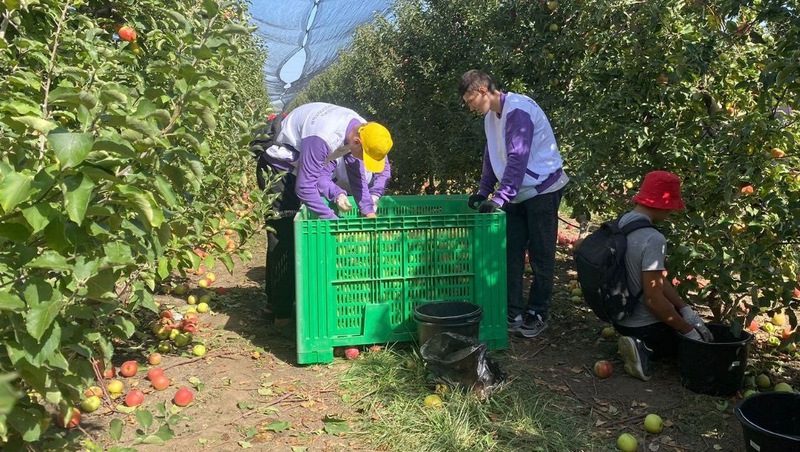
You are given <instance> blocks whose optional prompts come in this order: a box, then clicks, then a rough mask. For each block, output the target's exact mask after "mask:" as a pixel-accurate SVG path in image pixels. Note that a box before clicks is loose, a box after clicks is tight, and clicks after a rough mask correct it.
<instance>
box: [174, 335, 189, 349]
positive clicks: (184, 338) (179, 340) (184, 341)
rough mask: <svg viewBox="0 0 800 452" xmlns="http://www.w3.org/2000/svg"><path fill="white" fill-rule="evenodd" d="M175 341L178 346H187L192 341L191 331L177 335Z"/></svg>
mask: <svg viewBox="0 0 800 452" xmlns="http://www.w3.org/2000/svg"><path fill="white" fill-rule="evenodd" d="M173 342H175V346H176V347H185V346H187V345H189V343H190V342H192V335H191V334H190V333H181V334H179V335H178V336H176V337H175V340H174V341H173Z"/></svg>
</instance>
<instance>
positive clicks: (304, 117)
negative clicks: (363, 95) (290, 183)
mask: <svg viewBox="0 0 800 452" xmlns="http://www.w3.org/2000/svg"><path fill="white" fill-rule="evenodd" d="M365 122H366V121H365V120H364V118H362V117H361V116H359V115H358V114H357V113H356V112H354V111H353V110H350V109H349V108H344V107H339V106H337V105H332V104H326V103H322V102H313V103H309V104H305V105H301V106H299V107H297V108H296V109H294V110H292V111H291V112H290V113H289V114H288V115H287V116H286V117H285V118H284V119H283V121H282V122H281V127H282V128H281V132H280V133H279V134H278V136H277V137H276V139H275V142H276V143H280V144H282V145H285V146H288V147H291V148H293V149H294V150H296V151H297V152H295V153H290V154H291V155H287V156H286V157H285V158H268V159H267V162H268V163H269V165H270V166H271V167H273V168H274V169H276V170H278V171H291V172H293V173H295V174H296V175H297V182H296V184H295V192H296V193H297V197H298V198H299V199H300V201H301V202H303V203H304V204H305V205H306V206H308V209H309V210H311V211H312V212H314V213H316V214H317V215H319V217H320V218H322V219H335V218H337V217H336V214H335V213H334V211H333V210H332V209H331V208H330V207H328V205H327V203H326V202H325V200H323V198H322V197H321V196H320V193H321V191H320V189H321V187H324V186H326V183H332V182H331V180H332V178H333V171H334V170H335V169H336V161H335V160H334V161H330V162H327V163H326V159H327V158H328V156H329V155H330V154H331V153H333V151H335V150H336V149H337V148H339V147H340V146H343V145H345V144H349V143H347V142H346V137H347V135H348V134H349V132H351V131H352V130H353V129H354V128H356V127H358V126H360V125H361V124H364V123H365ZM347 156H348V157H351V158H352V159H353V160H357V159H355V157H352V155H350V154H348V155H347ZM362 168H363V164H362ZM354 176H356V178H354V179H353V181H355V182H356V183H354V184H353V185H354V189H355V188H356V187H358V189H357V191H358V194H356V199H359V200H360V201H359V203H358V204H359V210H360V211H361V213H363V214H368V213H374V212H375V206H374V205H373V203H372V198H371V197H370V196H369V191H368V190H367V189H366V186H367V184H366V182H362V181H361V180H360V178H359V177H358V175H356V174H354ZM362 187H363V188H362ZM363 198H366V199H365V202H363V203H362V202H361V200H363Z"/></svg>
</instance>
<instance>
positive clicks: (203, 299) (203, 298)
mask: <svg viewBox="0 0 800 452" xmlns="http://www.w3.org/2000/svg"><path fill="white" fill-rule="evenodd" d="M197 301H199V302H200V303H205V304H209V303H211V295H210V294H205V295H203V296H201V297H200V298H198V299H197Z"/></svg>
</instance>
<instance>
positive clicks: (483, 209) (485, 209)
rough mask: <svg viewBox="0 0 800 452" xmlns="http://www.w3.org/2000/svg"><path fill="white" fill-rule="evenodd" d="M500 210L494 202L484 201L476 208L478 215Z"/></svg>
mask: <svg viewBox="0 0 800 452" xmlns="http://www.w3.org/2000/svg"><path fill="white" fill-rule="evenodd" d="M499 208H500V204H497V203H496V202H494V201H484V202H482V203H481V206H480V207H478V212H480V213H492V212H497V210H498V209H499Z"/></svg>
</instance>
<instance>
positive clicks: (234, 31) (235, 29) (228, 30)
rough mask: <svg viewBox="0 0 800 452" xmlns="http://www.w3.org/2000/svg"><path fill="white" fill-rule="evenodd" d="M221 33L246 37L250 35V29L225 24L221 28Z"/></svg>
mask: <svg viewBox="0 0 800 452" xmlns="http://www.w3.org/2000/svg"><path fill="white" fill-rule="evenodd" d="M222 32H223V33H226V34H227V33H231V34H240V35H246V34H250V29H249V28H247V27H245V26H244V25H239V24H227V25H225V27H223V28H222Z"/></svg>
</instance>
